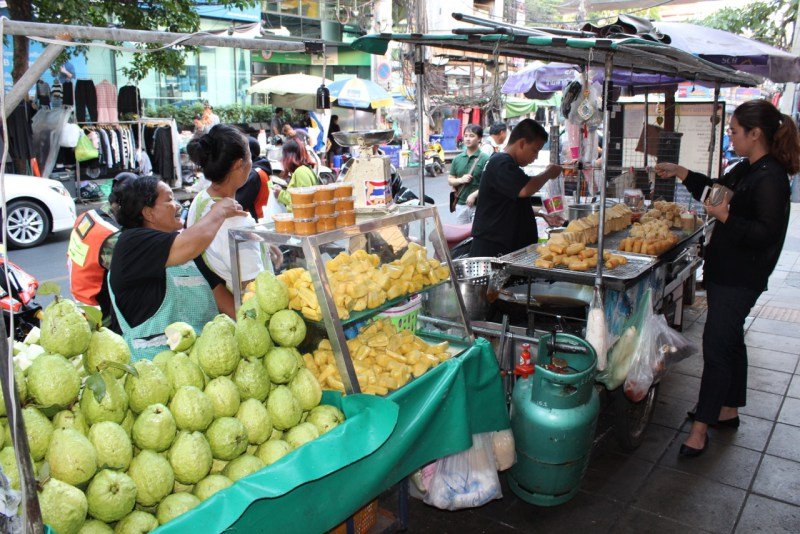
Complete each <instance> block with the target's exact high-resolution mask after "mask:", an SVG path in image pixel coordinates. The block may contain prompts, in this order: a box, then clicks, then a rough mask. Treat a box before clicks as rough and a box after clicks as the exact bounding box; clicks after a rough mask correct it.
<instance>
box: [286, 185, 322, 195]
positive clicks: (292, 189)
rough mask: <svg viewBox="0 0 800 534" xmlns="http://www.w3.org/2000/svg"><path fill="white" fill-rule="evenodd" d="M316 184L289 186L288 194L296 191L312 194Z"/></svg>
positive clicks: (299, 193) (302, 193)
mask: <svg viewBox="0 0 800 534" xmlns="http://www.w3.org/2000/svg"><path fill="white" fill-rule="evenodd" d="M317 187H319V186H316V185H312V186H310V187H290V188H289V194H292V193H296V194H298V195H313V194H314V191H316V190H317Z"/></svg>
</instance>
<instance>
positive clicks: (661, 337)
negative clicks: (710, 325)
mask: <svg viewBox="0 0 800 534" xmlns="http://www.w3.org/2000/svg"><path fill="white" fill-rule="evenodd" d="M699 352H700V347H699V346H698V345H697V344H696V343H694V342H692V341H690V340H689V339H688V338H686V337H685V336H683V335H681V334H680V333H678V332H676V331H675V330H673V329H672V328H670V326H669V325H668V324H667V319H666V318H665V317H664V316H663V315H652V316H650V317H649V318H648V320H647V322H646V323H645V325H644V329H643V330H642V335H641V340H640V342H639V350H638V351H637V354H636V358H635V360H634V361H633V364H632V365H631V368H630V371H628V376H627V378H626V379H625V395H626V396H627V397H628V398H629V399H630V400H631V401H633V402H639V401H641V400H642V399H644V398H645V396H646V395H647V391H648V390H649V389H650V386H651V385H652V384H653V383H654V382H656V381H657V380H660V379H661V378H662V377H663V376H664V375H665V374H666V373H667V371H668V370H669V368H670V367H672V366H673V365H675V364H676V363H678V362H680V361H681V360H685V359H686V358H688V357H689V356H693V355H695V354H697V353H699Z"/></svg>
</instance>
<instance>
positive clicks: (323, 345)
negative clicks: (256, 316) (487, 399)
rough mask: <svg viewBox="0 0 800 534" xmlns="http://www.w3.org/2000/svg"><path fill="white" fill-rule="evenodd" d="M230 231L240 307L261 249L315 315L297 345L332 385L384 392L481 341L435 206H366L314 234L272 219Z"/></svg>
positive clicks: (295, 303) (308, 315)
mask: <svg viewBox="0 0 800 534" xmlns="http://www.w3.org/2000/svg"><path fill="white" fill-rule="evenodd" d="M279 228H280V227H279ZM229 232H230V234H229V235H230V249H231V265H232V268H231V270H232V274H233V291H234V300H235V302H236V306H237V311H238V309H239V307H240V306H241V305H242V303H243V302H244V301H246V300H247V299H248V298H249V297H252V295H248V293H254V292H255V283H254V279H255V278H256V274H257V270H254V269H253V264H254V262H253V255H257V256H259V257H260V258H259V260H260V262H262V263H263V265H264V269H265V270H270V271H272V272H273V273H274V274H275V275H276V276H277V277H278V278H279V279H281V280H283V281H284V283H285V285H286V286H287V288H288V296H289V308H290V309H293V310H295V311H296V312H297V313H299V314H300V315H301V316H302V317H303V319H304V321H305V323H306V329H307V334H306V338H305V341H304V342H303V343H302V344H301V345H300V346H299V347H298V349H299V350H300V352H301V353H302V354H304V355H305V356H304V358H306V363H307V367H308V366H311V367H314V369H312V371H314V372H315V374H317V376H318V379H319V380H320V382H321V384H322V386H323V388H326V389H333V388H337V389H341V390H343V391H344V392H345V393H348V394H349V393H359V392H362V391H363V392H365V393H374V394H385V393H387V392H388V391H392V390H394V389H397V388H399V387H402V386H403V385H404V384H405V383H407V382H408V381H410V380H413V379H414V378H417V377H419V376H421V375H422V374H424V373H425V372H426V371H427V370H428V369H429V368H431V367H433V366H435V365H437V364H438V363H441V361H444V360H445V359H447V358H449V357H454V356H457V355H458V354H460V353H461V352H462V351H463V350H464V349H466V348H468V347H469V346H471V345H472V343H473V342H474V337H473V334H472V331H471V329H470V326H469V322H468V321H467V320H466V317H467V316H466V313H465V310H464V303H463V300H462V297H461V294H460V293H459V291H458V290H457V287H456V285H455V280H456V278H455V276H454V274H453V266H452V263H451V261H450V255H449V252H448V248H447V242H446V240H445V239H444V237H443V233H442V227H441V222H440V221H439V217H438V214H437V212H436V208H434V207H398V208H396V209H395V210H394V211H392V212H390V213H386V214H369V215H367V214H364V215H361V214H359V215H357V217H356V223H355V224H354V225H351V226H346V227H343V228H336V229H334V230H330V231H323V232H319V233H315V234H313V235H307V236H300V235H295V234H290V233H279V232H277V231H276V228H275V223H272V222H270V223H260V224H257V225H255V226H251V227H248V228H239V229H236V230H230V231H229ZM326 340H327V341H326ZM325 354H328V355H329V359H333V360H335V361H334V362H333V363H335V369H333V368H327V367H325V368H323V366H324V365H325ZM329 366H331V367H332V365H331V364H330V362H329ZM334 371H338V373H336V374H338V376H337V377H335V378H334V377H332V376H331V375H332V373H334Z"/></svg>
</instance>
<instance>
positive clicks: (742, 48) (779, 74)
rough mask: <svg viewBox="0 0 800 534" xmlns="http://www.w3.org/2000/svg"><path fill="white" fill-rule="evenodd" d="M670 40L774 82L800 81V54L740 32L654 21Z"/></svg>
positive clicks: (682, 48) (715, 61)
mask: <svg viewBox="0 0 800 534" xmlns="http://www.w3.org/2000/svg"><path fill="white" fill-rule="evenodd" d="M653 25H654V26H655V27H656V28H657V29H658V31H660V32H661V33H663V34H665V35H669V37H670V39H671V40H672V42H671V44H672V46H674V47H675V48H679V49H681V50H683V51H684V52H689V53H690V54H694V55H696V56H699V57H701V58H703V59H705V60H706V61H710V62H711V63H716V64H717V65H726V66H728V67H731V68H733V69H736V70H740V71H744V72H749V73H751V74H757V75H759V76H763V77H765V78H769V79H770V80H772V81H773V82H777V83H783V82H800V57H798V56H795V55H794V54H790V53H789V52H786V51H785V50H781V49H780V48H775V47H774V46H769V45H767V44H764V43H761V42H759V41H754V40H752V39H748V38H746V37H742V36H741V35H736V34H734V33H730V32H726V31H723V30H717V29H714V28H706V27H705V26H698V25H696V24H690V23H688V22H653Z"/></svg>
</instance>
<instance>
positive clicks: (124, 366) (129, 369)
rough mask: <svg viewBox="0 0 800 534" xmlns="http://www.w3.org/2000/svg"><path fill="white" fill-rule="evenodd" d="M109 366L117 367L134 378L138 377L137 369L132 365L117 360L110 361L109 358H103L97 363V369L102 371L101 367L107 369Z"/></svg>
mask: <svg viewBox="0 0 800 534" xmlns="http://www.w3.org/2000/svg"><path fill="white" fill-rule="evenodd" d="M109 367H111V368H113V369H119V370H120V371H125V372H126V373H128V374H129V375H133V376H135V377H136V378H139V371H137V370H136V368H135V367H134V366H132V365H128V364H126V363H119V362H112V361H110V360H103V361H102V362H100V363H98V364H97V369H98V370H100V371H102V370H103V369H108V368H109Z"/></svg>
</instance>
